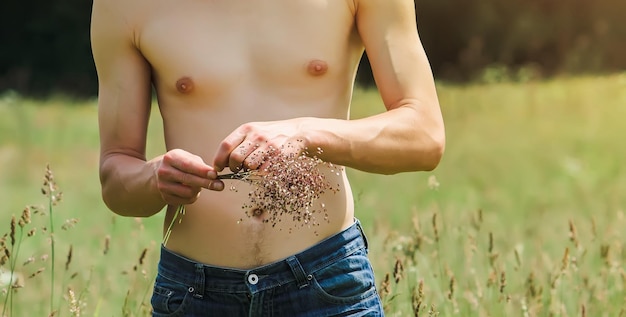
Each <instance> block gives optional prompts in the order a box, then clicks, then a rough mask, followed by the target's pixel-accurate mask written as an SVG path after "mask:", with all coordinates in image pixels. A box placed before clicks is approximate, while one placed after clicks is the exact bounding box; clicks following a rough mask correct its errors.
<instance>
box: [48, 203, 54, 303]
mask: <svg viewBox="0 0 626 317" xmlns="http://www.w3.org/2000/svg"><path fill="white" fill-rule="evenodd" d="M53 197H54V193H52V192H51V193H49V195H48V217H49V218H50V260H51V261H52V262H51V263H50V314H53V313H54V275H55V274H54V262H55V257H54V249H55V248H54V217H53V216H52V209H53V208H52V206H53V205H54V198H53Z"/></svg>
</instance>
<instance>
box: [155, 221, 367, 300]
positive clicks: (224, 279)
mask: <svg viewBox="0 0 626 317" xmlns="http://www.w3.org/2000/svg"><path fill="white" fill-rule="evenodd" d="M359 249H366V250H367V238H366V237H365V234H364V233H363V229H362V227H361V224H360V222H359V221H358V220H357V219H355V223H354V224H353V225H352V226H350V227H348V228H347V229H345V230H343V231H341V232H339V233H337V234H335V235H333V236H331V237H329V238H326V239H324V240H322V241H321V242H319V243H317V244H315V245H314V246H312V247H310V248H308V249H306V250H304V251H302V252H300V253H297V254H295V255H292V256H290V257H287V258H285V259H283V260H280V261H277V262H273V263H270V264H267V265H263V266H260V267H257V268H253V269H248V270H244V269H234V268H225V267H218V266H212V265H207V264H202V263H198V262H195V261H193V260H190V259H187V258H185V257H183V256H181V255H178V254H176V253H173V252H172V251H169V250H167V249H166V248H165V247H163V246H162V247H161V259H160V262H159V267H158V272H159V275H160V276H161V277H163V278H166V279H168V280H171V281H173V282H177V283H181V284H185V285H187V286H189V291H190V292H193V293H194V296H196V297H202V296H203V294H204V292H205V291H219V292H231V293H256V292H258V291H263V290H265V289H269V288H272V287H275V286H279V285H281V284H286V283H290V282H294V281H295V282H297V283H298V286H299V287H305V286H307V285H308V282H309V281H310V280H311V276H310V274H312V273H314V272H315V271H317V270H319V269H321V268H324V267H326V266H328V265H330V264H332V263H334V262H336V261H338V260H339V259H342V258H344V257H346V256H349V255H350V254H352V253H354V252H355V251H357V250H359Z"/></svg>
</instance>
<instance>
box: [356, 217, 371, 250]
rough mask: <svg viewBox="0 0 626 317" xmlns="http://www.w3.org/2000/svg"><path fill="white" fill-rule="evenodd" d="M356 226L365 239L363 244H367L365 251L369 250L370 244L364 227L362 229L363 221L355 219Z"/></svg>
mask: <svg viewBox="0 0 626 317" xmlns="http://www.w3.org/2000/svg"><path fill="white" fill-rule="evenodd" d="M354 224H355V225H356V227H357V229H359V232H361V237H362V238H363V243H365V250H369V244H368V242H367V237H366V236H365V232H363V227H361V221H359V219H357V218H354Z"/></svg>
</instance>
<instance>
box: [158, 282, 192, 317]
mask: <svg viewBox="0 0 626 317" xmlns="http://www.w3.org/2000/svg"><path fill="white" fill-rule="evenodd" d="M190 299H191V295H190V293H189V286H186V285H184V284H180V283H176V282H174V281H170V280H169V279H166V278H163V277H162V276H161V275H158V276H157V279H156V282H155V283H154V291H153V293H152V299H151V300H150V304H151V305H152V311H153V316H154V317H172V316H184V312H185V309H186V307H187V306H188V304H189V303H188V302H189V300H190Z"/></svg>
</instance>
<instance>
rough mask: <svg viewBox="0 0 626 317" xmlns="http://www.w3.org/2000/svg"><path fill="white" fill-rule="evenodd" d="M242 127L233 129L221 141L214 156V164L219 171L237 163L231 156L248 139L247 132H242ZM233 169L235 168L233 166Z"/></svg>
mask: <svg viewBox="0 0 626 317" xmlns="http://www.w3.org/2000/svg"><path fill="white" fill-rule="evenodd" d="M240 129H241V128H240ZM240 129H237V130H235V131H233V133H231V134H230V135H228V136H227V137H226V138H224V140H223V141H222V143H220V145H219V147H218V149H217V153H216V154H215V158H213V166H214V168H215V170H217V171H218V172H221V171H222V170H224V168H225V167H227V166H229V167H230V166H233V164H234V163H235V161H233V160H231V158H230V156H231V153H232V152H233V151H234V150H235V149H236V148H237V147H238V146H239V145H240V144H241V143H242V142H243V141H244V140H245V139H246V133H243V132H240ZM246 154H247V153H246ZM231 170H233V169H232V168H231ZM233 171H236V170H233Z"/></svg>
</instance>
